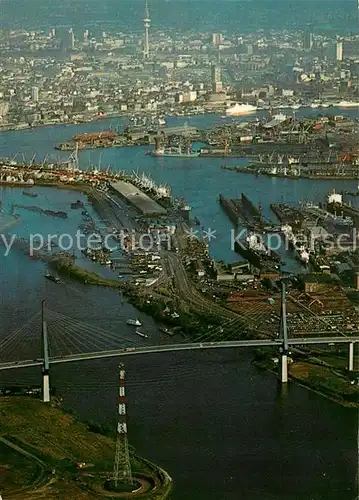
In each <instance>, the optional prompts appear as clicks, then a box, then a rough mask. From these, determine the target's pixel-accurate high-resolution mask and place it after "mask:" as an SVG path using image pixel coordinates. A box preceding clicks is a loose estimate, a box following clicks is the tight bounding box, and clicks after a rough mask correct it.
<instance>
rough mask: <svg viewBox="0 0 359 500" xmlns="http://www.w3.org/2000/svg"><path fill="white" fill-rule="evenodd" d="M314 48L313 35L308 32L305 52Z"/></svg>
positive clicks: (304, 42)
mask: <svg viewBox="0 0 359 500" xmlns="http://www.w3.org/2000/svg"><path fill="white" fill-rule="evenodd" d="M312 47H313V33H310V32H309V31H306V32H305V33H304V37H303V48H304V50H312Z"/></svg>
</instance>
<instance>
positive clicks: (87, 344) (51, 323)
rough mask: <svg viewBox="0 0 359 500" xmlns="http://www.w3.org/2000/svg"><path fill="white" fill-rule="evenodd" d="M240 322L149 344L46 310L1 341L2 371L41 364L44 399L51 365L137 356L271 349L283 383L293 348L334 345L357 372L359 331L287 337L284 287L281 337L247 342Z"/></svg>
mask: <svg viewBox="0 0 359 500" xmlns="http://www.w3.org/2000/svg"><path fill="white" fill-rule="evenodd" d="M240 320H241V318H240V317H239V318H238V320H237V319H236V318H231V319H229V320H228V321H227V322H225V323H223V324H222V325H221V326H220V327H213V328H211V329H209V331H208V332H207V333H206V334H203V335H201V336H200V337H198V338H197V339H195V340H194V341H193V342H183V343H172V344H171V343H169V344H166V345H150V340H148V339H145V338H143V337H140V336H139V335H136V334H135V331H134V335H133V337H131V338H129V336H128V335H124V334H123V333H121V331H118V332H115V331H108V330H104V329H101V328H99V327H98V326H94V325H91V324H89V323H86V322H83V321H80V320H76V319H73V318H71V317H69V316H67V315H65V314H60V313H58V312H55V311H53V310H51V309H47V308H45V307H43V308H42V311H40V312H39V313H37V314H35V315H34V316H32V317H31V318H29V320H28V322H27V323H26V324H25V325H23V326H21V327H20V328H18V329H17V330H15V331H14V332H12V333H11V334H10V335H8V336H6V337H4V338H2V339H0V370H9V369H14V368H21V367H31V366H41V367H42V373H43V390H44V401H48V400H49V398H50V391H49V370H50V365H52V364H59V363H70V362H79V361H82V360H91V359H101V358H112V357H117V356H125V355H126V356H127V355H134V354H137V355H139V354H142V355H144V354H151V353H160V352H175V351H187V350H195V349H224V348H238V347H242V348H243V347H247V348H248V347H252V348H256V347H268V346H272V347H274V348H276V349H277V350H278V352H279V353H280V359H281V362H280V378H281V380H282V382H287V380H288V374H287V354H288V350H289V348H290V347H295V346H306V345H316V344H317V345H325V344H331V343H334V344H347V345H348V348H349V361H348V368H349V370H351V371H352V370H353V364H354V346H355V344H356V343H359V332H350V334H349V333H348V334H345V333H342V332H341V334H340V335H339V334H338V333H336V334H335V335H333V332H332V331H329V332H328V330H327V328H328V325H327V324H326V323H325V321H324V320H323V326H322V328H323V330H322V331H316V332H315V333H313V334H312V335H306V336H300V335H298V336H295V337H292V338H289V337H288V329H287V316H286V292H285V287H284V286H283V288H282V300H281V315H280V322H279V333H278V335H277V336H276V337H275V338H273V337H272V338H269V337H265V336H263V334H261V337H262V338H258V339H252V338H251V339H245V338H243V331H242V329H241V328H240V324H241V323H240Z"/></svg>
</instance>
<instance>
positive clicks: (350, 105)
mask: <svg viewBox="0 0 359 500" xmlns="http://www.w3.org/2000/svg"><path fill="white" fill-rule="evenodd" d="M338 107H339V108H358V107H359V102H352V101H340V102H339V103H338Z"/></svg>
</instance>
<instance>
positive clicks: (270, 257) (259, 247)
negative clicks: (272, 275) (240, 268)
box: [234, 233, 281, 269]
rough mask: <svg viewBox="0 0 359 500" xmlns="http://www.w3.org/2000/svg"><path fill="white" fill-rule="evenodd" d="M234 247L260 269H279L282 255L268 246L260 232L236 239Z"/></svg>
mask: <svg viewBox="0 0 359 500" xmlns="http://www.w3.org/2000/svg"><path fill="white" fill-rule="evenodd" d="M234 249H235V251H236V252H237V253H239V254H240V255H242V257H244V258H245V259H246V260H248V262H250V263H251V264H252V265H253V266H255V267H256V268H258V269H262V268H266V269H268V268H272V269H273V268H274V269H279V266H280V261H281V259H280V256H279V255H278V254H277V253H275V252H274V251H272V250H271V249H269V248H268V247H267V245H266V244H265V243H264V241H263V239H262V238H261V236H260V235H259V234H256V233H249V234H248V236H247V237H246V238H245V240H244V241H241V242H237V241H235V243H234Z"/></svg>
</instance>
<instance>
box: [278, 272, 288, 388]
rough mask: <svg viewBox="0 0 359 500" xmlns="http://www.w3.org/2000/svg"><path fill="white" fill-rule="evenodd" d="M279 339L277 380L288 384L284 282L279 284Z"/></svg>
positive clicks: (285, 293) (285, 292)
mask: <svg viewBox="0 0 359 500" xmlns="http://www.w3.org/2000/svg"><path fill="white" fill-rule="evenodd" d="M279 338H280V339H281V340H282V345H281V347H280V348H279V352H280V358H279V378H280V381H281V382H282V384H286V383H287V382H288V329H287V291H286V286H285V281H284V280H282V282H281V308H280V326H279Z"/></svg>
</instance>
